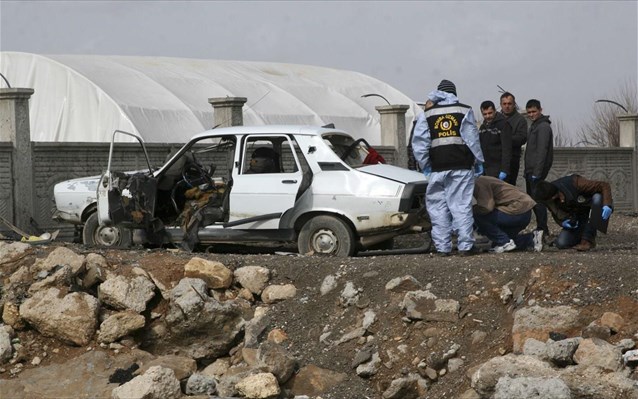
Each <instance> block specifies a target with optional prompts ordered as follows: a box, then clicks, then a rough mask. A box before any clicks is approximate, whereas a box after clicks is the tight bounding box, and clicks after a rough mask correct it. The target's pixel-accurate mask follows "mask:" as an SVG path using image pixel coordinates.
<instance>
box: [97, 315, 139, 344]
mask: <svg viewBox="0 0 638 399" xmlns="http://www.w3.org/2000/svg"><path fill="white" fill-rule="evenodd" d="M145 323H146V319H145V318H144V316H142V315H141V314H138V313H135V312H133V311H131V310H128V311H124V312H120V313H116V314H114V315H111V316H109V317H108V318H107V319H106V320H104V321H103V322H102V324H100V331H99V333H98V337H97V339H98V341H99V342H105V343H107V344H108V343H111V342H114V341H117V340H118V339H119V338H122V337H124V336H126V335H129V334H130V333H132V332H133V331H137V330H139V329H140V328H143V327H144V324H145Z"/></svg>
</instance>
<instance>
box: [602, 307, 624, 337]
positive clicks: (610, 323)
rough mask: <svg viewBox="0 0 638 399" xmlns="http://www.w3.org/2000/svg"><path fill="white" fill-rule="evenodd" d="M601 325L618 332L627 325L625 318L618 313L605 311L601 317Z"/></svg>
mask: <svg viewBox="0 0 638 399" xmlns="http://www.w3.org/2000/svg"><path fill="white" fill-rule="evenodd" d="M600 325H601V326H604V327H608V328H609V329H610V330H611V332H612V333H614V334H616V333H618V332H619V331H620V330H621V329H622V328H623V326H624V325H625V320H624V319H623V318H622V316H620V315H619V314H617V313H613V312H605V313H603V315H602V317H601V318H600Z"/></svg>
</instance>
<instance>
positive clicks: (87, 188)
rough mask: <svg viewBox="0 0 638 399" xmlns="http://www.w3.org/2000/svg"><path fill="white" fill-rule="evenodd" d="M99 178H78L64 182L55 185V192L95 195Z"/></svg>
mask: <svg viewBox="0 0 638 399" xmlns="http://www.w3.org/2000/svg"><path fill="white" fill-rule="evenodd" d="M99 181H100V176H88V177H80V178H77V179H72V180H65V181H62V182H60V183H58V184H56V185H55V188H54V191H55V192H90V193H93V194H95V192H96V191H97V185H98V183H99Z"/></svg>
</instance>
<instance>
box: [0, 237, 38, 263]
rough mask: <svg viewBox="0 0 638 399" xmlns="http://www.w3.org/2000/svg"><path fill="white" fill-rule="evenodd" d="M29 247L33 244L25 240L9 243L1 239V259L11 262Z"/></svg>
mask: <svg viewBox="0 0 638 399" xmlns="http://www.w3.org/2000/svg"><path fill="white" fill-rule="evenodd" d="M29 248H31V245H29V244H25V243H23V242H11V243H7V242H4V241H0V259H2V261H3V262H4V263H10V262H12V261H13V260H14V259H17V258H19V257H20V256H21V255H22V254H24V253H25V252H27V251H28V250H29Z"/></svg>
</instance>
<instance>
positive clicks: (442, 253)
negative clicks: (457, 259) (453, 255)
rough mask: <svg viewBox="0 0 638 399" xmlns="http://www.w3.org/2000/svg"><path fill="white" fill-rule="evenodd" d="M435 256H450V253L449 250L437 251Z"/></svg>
mask: <svg viewBox="0 0 638 399" xmlns="http://www.w3.org/2000/svg"><path fill="white" fill-rule="evenodd" d="M434 256H440V257H445V256H450V253H449V252H435V253H434Z"/></svg>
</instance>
